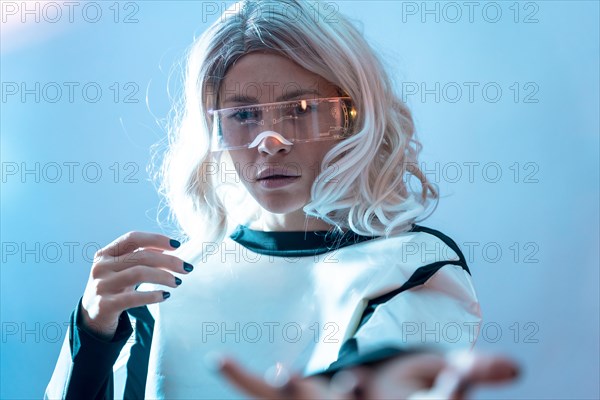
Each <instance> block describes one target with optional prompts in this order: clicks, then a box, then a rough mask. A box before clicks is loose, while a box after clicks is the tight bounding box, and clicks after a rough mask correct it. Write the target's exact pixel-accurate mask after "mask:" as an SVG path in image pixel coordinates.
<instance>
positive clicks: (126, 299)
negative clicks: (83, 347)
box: [81, 232, 193, 340]
mask: <svg viewBox="0 0 600 400" xmlns="http://www.w3.org/2000/svg"><path fill="white" fill-rule="evenodd" d="M179 245H180V244H179V242H177V241H175V240H173V241H172V240H171V239H169V238H168V237H166V236H163V235H159V234H155V233H147V232H128V233H126V234H124V235H123V236H121V237H119V238H118V239H116V241H114V242H113V243H111V244H110V245H108V246H106V247H104V248H103V249H100V250H98V251H97V252H96V255H95V256H94V263H93V264H92V268H91V271H90V277H89V280H88V283H87V286H86V288H85V292H84V294H83V299H82V309H81V313H82V315H81V317H82V318H83V322H84V327H85V328H86V329H87V330H89V331H91V332H92V333H94V334H95V335H96V336H99V337H100V338H102V339H105V340H111V339H112V338H113V337H114V334H115V332H116V330H117V326H118V322H119V317H120V315H121V313H122V312H123V311H125V310H127V309H129V308H132V307H140V306H144V305H147V304H151V303H158V302H161V301H164V300H166V299H167V298H168V297H169V295H170V293H169V292H165V291H163V290H155V291H149V292H138V291H137V290H136V287H137V286H138V285H139V284H141V283H144V282H147V283H155V284H160V285H165V286H169V287H172V288H176V287H178V286H179V284H181V280H180V279H179V278H177V277H175V276H174V275H173V274H172V273H171V272H170V271H172V272H177V273H180V274H187V273H189V272H190V271H191V270H192V269H193V266H192V265H191V264H188V263H184V261H183V260H181V259H179V258H178V257H175V256H171V255H168V254H163V253H162V251H163V250H173V249H175V248H177V247H179Z"/></svg>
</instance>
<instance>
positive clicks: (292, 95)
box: [223, 89, 320, 104]
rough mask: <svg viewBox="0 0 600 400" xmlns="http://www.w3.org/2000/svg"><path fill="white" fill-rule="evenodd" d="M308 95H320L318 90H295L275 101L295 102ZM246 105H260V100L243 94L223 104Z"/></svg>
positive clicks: (231, 97)
mask: <svg viewBox="0 0 600 400" xmlns="http://www.w3.org/2000/svg"><path fill="white" fill-rule="evenodd" d="M307 94H316V95H320V93H319V91H318V90H316V89H300V90H298V89H294V90H290V91H288V92H287V93H286V94H284V95H282V96H279V97H277V98H276V99H275V101H285V100H293V99H295V98H298V97H300V96H304V95H307ZM234 102H236V103H246V104H258V103H259V100H258V99H257V98H256V97H252V96H246V95H242V94H236V95H233V96H230V97H228V98H227V99H225V102H224V103H223V104H227V103H234Z"/></svg>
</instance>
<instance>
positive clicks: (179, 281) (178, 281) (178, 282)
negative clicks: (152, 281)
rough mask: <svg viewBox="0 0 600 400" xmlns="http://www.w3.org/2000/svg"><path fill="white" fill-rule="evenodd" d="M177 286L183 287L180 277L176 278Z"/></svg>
mask: <svg viewBox="0 0 600 400" xmlns="http://www.w3.org/2000/svg"><path fill="white" fill-rule="evenodd" d="M175 284H176V285H178V286H179V285H181V279H179V278H178V277H175Z"/></svg>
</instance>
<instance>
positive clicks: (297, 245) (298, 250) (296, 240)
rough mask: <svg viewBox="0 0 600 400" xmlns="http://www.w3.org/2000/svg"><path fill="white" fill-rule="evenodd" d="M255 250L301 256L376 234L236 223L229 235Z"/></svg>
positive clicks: (373, 237) (263, 252) (317, 252)
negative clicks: (264, 228)
mask: <svg viewBox="0 0 600 400" xmlns="http://www.w3.org/2000/svg"><path fill="white" fill-rule="evenodd" d="M229 237H230V238H231V239H232V240H234V241H236V242H238V243H239V244H240V245H242V246H244V247H246V248H248V249H250V250H252V251H253V252H255V253H259V254H266V255H273V256H281V257H301V256H311V255H318V254H323V253H326V252H328V251H332V250H336V249H339V248H342V247H345V246H349V245H352V244H355V243H360V242H364V241H366V240H371V239H376V238H378V237H379V236H362V235H358V234H356V233H354V232H353V231H352V230H348V231H347V232H345V233H336V232H333V231H306V232H304V231H293V232H264V231H257V230H254V229H250V228H248V227H247V226H245V225H238V226H237V227H236V228H235V230H234V231H233V233H232V234H231V235H230V236H229Z"/></svg>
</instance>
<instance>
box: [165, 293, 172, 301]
mask: <svg viewBox="0 0 600 400" xmlns="http://www.w3.org/2000/svg"><path fill="white" fill-rule="evenodd" d="M169 297H171V293H169V292H163V299H164V300H166V299H168V298H169Z"/></svg>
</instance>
